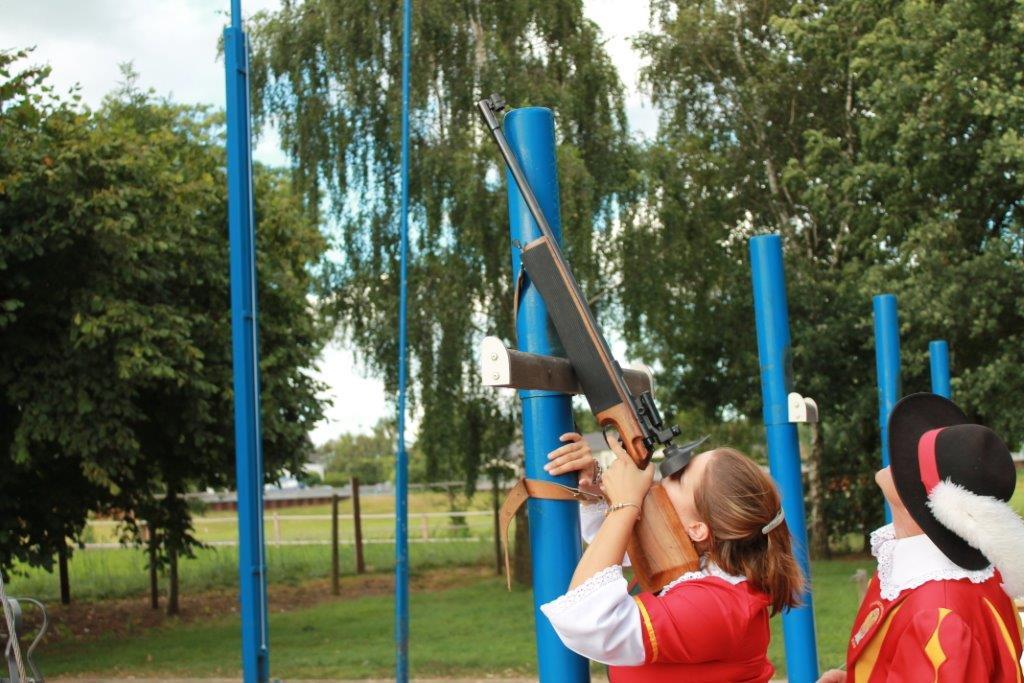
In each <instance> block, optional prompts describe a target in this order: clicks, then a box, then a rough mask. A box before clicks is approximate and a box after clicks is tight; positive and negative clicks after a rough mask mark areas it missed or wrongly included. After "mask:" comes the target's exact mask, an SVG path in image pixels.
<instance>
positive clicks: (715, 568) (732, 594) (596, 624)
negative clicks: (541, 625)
mask: <svg viewBox="0 0 1024 683" xmlns="http://www.w3.org/2000/svg"><path fill="white" fill-rule="evenodd" d="M563 440H564V441H568V442H569V443H567V444H566V445H565V446H563V447H561V448H559V449H558V450H556V451H554V452H553V453H552V454H551V456H550V461H549V463H548V467H547V469H548V471H549V472H552V473H553V474H561V473H564V472H570V471H580V472H581V476H580V480H581V482H582V484H581V487H584V488H585V487H587V486H588V485H589V486H593V482H594V479H595V478H597V475H596V471H595V466H594V462H593V457H592V455H591V454H590V451H589V448H587V447H586V446H585V444H583V445H581V441H582V440H581V439H579V438H578V435H566V436H565V437H563ZM611 446H612V448H613V450H614V451H615V452H616V455H617V458H616V460H615V461H614V462H613V463H612V464H611V465H610V466H609V467H608V468H607V469H606V470H604V471H603V473H602V474H601V476H600V480H601V481H600V490H601V491H602V492H603V494H604V497H605V499H606V500H607V504H606V506H605V507H604V514H603V523H601V524H600V528H599V529H598V530H597V533H596V535H595V536H594V538H593V540H592V541H591V542H590V545H589V546H588V547H587V550H586V552H585V553H584V554H583V557H582V558H581V559H580V562H579V565H578V566H577V567H576V572H575V573H574V575H573V577H572V582H571V584H570V586H569V590H568V592H567V593H566V594H565V595H563V596H561V597H559V598H558V599H557V600H554V601H552V602H549V603H547V604H545V605H542V606H541V611H542V612H543V613H544V614H545V616H547V618H548V619H549V620H550V622H551V625H552V626H553V627H554V629H555V631H556V632H557V633H558V636H559V637H560V638H561V639H562V642H563V643H565V645H566V647H568V648H569V649H571V650H573V651H574V652H577V653H579V654H580V655H583V656H584V657H588V658H590V659H592V660H595V661H598V662H601V663H604V664H608V665H609V666H610V669H609V678H610V680H611V681H613V683H630V682H633V681H643V682H644V683H657V682H659V681H688V682H690V683H702V682H711V681H715V682H721V681H751V682H763V681H768V680H769V679H770V678H771V677H772V674H773V673H774V668H773V667H772V665H771V662H769V661H768V657H767V650H768V642H769V639H770V632H769V626H768V620H769V617H770V616H771V615H772V614H775V613H777V612H779V611H781V610H783V609H786V608H789V607H793V606H795V605H796V604H797V603H798V601H799V595H800V593H801V591H802V588H803V583H804V579H803V576H802V574H801V572H800V569H799V566H798V565H797V563H796V560H795V559H794V557H793V553H792V548H791V541H790V535H789V530H788V528H787V526H786V523H785V521H784V518H783V515H782V509H781V501H780V498H779V493H778V490H777V489H776V487H775V484H774V483H773V482H772V480H771V478H770V477H769V476H768V475H767V474H765V473H764V472H763V471H762V470H761V468H760V467H758V466H757V465H756V464H755V463H754V462H753V461H751V460H750V459H749V458H747V457H746V456H745V455H743V454H742V453H740V452H739V451H736V450H734V449H731V448H717V449H714V450H710V451H707V452H704V453H701V454H699V455H697V456H695V457H694V458H693V460H692V461H691V462H690V464H689V465H688V466H686V467H685V468H684V469H683V470H682V471H680V472H678V473H677V474H675V475H673V476H672V477H670V478H669V479H666V480H664V481H662V485H663V486H664V487H665V490H666V492H667V493H668V496H669V499H670V500H671V501H672V506H673V508H674V509H675V511H676V513H677V514H678V515H679V519H680V521H681V522H682V524H683V527H684V528H685V530H686V533H687V534H688V535H689V537H690V539H691V540H692V541H693V543H694V545H695V547H696V548H697V549H698V551H699V552H701V553H702V565H701V569H700V570H699V571H694V572H688V573H686V574H683V575H682V576H680V577H678V578H677V579H676V580H674V581H672V582H671V583H669V584H668V585H666V586H665V588H663V589H662V590H661V591H660V592H659V593H658V594H657V595H655V594H651V593H640V594H639V595H637V596H635V597H634V596H631V595H630V594H629V592H628V590H627V583H626V580H625V578H624V577H623V574H622V566H621V563H622V562H623V556H624V553H625V549H626V544H627V541H628V539H629V536H630V534H631V532H632V528H633V525H634V523H635V522H636V520H637V518H638V515H639V514H640V508H641V503H642V501H643V499H644V496H645V495H646V494H647V491H648V489H649V488H650V486H651V484H652V482H653V479H654V467H653V465H650V466H648V467H647V469H646V470H640V469H638V468H637V467H636V466H635V465H634V464H633V462H632V461H631V460H630V459H629V457H628V456H627V455H626V454H625V452H624V451H623V450H622V449H621V447H620V446H619V445H618V444H616V443H614V442H613V443H612V444H611ZM594 507H596V506H594ZM597 509H601V508H597Z"/></svg>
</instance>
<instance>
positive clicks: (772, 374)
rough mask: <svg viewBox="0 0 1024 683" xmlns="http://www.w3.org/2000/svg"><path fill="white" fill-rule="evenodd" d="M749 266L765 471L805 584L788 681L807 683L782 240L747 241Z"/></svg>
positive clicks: (811, 642) (800, 507)
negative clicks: (778, 499)
mask: <svg viewBox="0 0 1024 683" xmlns="http://www.w3.org/2000/svg"><path fill="white" fill-rule="evenodd" d="M750 265H751V270H752V276H753V283H754V319H755V322H756V325H757V354H758V359H759V362H760V366H761V396H762V400H763V401H764V413H763V414H764V425H765V432H766V435H767V442H768V466H769V468H770V469H771V473H772V477H773V478H774V479H775V481H776V482H777V483H778V485H779V492H780V493H781V494H782V509H783V511H784V513H785V516H786V524H787V526H788V527H789V531H790V534H792V536H793V553H794V555H795V556H796V559H797V562H798V563H799V564H800V568H801V569H802V570H803V572H804V575H805V576H806V577H807V578H808V585H807V588H806V589H805V590H804V594H803V596H802V604H801V606H800V607H797V608H795V609H791V610H788V611H787V612H784V613H783V615H782V632H783V637H784V638H785V650H786V671H787V679H788V680H789V681H790V682H791V683H811V682H813V681H816V680H817V679H818V647H817V636H816V633H815V629H814V605H813V602H812V599H811V591H810V577H811V564H810V560H809V558H808V556H807V524H806V521H805V515H804V491H803V489H804V487H803V480H802V478H801V471H800V443H799V439H798V438H797V437H798V434H797V426H796V425H795V424H794V423H792V422H790V420H789V393H790V391H791V390H792V384H793V371H792V356H791V345H790V336H789V307H788V304H787V303H786V278H785V273H784V271H783V266H782V240H781V239H780V238H779V236H778V235H759V236H758V237H754V238H753V239H751V240H750Z"/></svg>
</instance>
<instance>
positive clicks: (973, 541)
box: [819, 394, 1024, 683]
mask: <svg viewBox="0 0 1024 683" xmlns="http://www.w3.org/2000/svg"><path fill="white" fill-rule="evenodd" d="M889 458H890V465H889V467H886V468H884V469H882V470H880V471H879V472H878V474H876V475H875V481H876V482H877V483H878V486H879V488H881V489H882V493H883V494H884V496H885V499H886V500H887V501H888V503H889V507H890V508H891V510H892V524H889V525H886V526H884V527H882V528H881V529H878V530H877V531H875V532H874V533H873V534H872V536H871V546H872V547H871V551H872V553H873V554H874V555H875V557H876V558H877V559H878V571H877V572H876V573H875V576H874V578H872V580H871V583H870V584H869V585H868V590H867V594H866V595H865V596H864V601H863V602H862V603H861V606H860V610H859V612H858V614H857V617H856V619H855V620H854V623H853V630H852V632H851V635H850V640H849V643H848V650H847V658H846V671H840V670H832V671H828V672H826V673H825V674H824V675H823V676H822V677H821V678H820V679H819V683H839V682H841V681H850V682H855V683H875V682H881V681H935V682H937V683H943V682H949V683H952V682H953V681H956V682H957V683H962V682H964V681H970V682H971V683H974V682H983V681H993V682H995V681H999V682H1004V681H1005V682H1008V683H1009V682H1016V683H1019V682H1020V681H1021V680H1022V674H1021V666H1020V658H1021V627H1020V621H1019V619H1018V617H1017V612H1016V610H1015V609H1014V605H1013V601H1012V600H1011V599H1010V598H1011V596H1020V595H1021V594H1024V521H1022V520H1021V518H1020V517H1019V516H1018V515H1017V514H1016V513H1015V512H1014V511H1013V509H1012V508H1010V506H1009V505H1008V504H1007V501H1009V500H1010V497H1011V496H1012V495H1013V490H1014V488H1015V486H1016V471H1015V469H1014V466H1013V461H1012V459H1011V457H1010V451H1009V449H1008V448H1007V447H1006V444H1005V443H1003V441H1002V440H1001V439H1000V438H999V437H998V436H997V435H996V434H995V432H993V431H992V430H990V429H988V428H986V427H983V426H981V425H977V424H972V423H971V421H970V420H969V419H968V418H967V416H966V415H965V414H964V413H963V411H962V410H960V408H958V407H957V406H956V404H954V403H953V402H952V401H950V400H948V399H945V398H943V397H941V396H937V395H935V394H913V395H910V396H907V397H905V398H904V399H902V400H901V401H900V402H899V403H897V404H896V406H895V407H894V408H893V410H892V413H891V414H890V417H889Z"/></svg>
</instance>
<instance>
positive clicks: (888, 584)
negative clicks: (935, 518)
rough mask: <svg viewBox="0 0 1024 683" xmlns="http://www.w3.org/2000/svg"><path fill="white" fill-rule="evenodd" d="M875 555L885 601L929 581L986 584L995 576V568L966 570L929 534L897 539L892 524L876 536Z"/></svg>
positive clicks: (873, 541) (872, 551)
mask: <svg viewBox="0 0 1024 683" xmlns="http://www.w3.org/2000/svg"><path fill="white" fill-rule="evenodd" d="M871 554H872V555H874V556H875V557H876V558H877V559H878V583H879V588H880V589H881V595H882V598H883V599H884V600H895V599H896V598H897V597H899V595H900V593H902V592H903V591H905V590H910V589H911V588H917V587H918V586H921V585H923V584H925V583H928V582H929V581H958V580H960V579H967V580H969V581H970V582H971V583H983V582H985V581H988V580H989V579H991V578H992V576H993V575H994V574H995V568H993V567H992V565H989V566H988V567H986V568H984V569H978V570H974V571H972V570H969V569H964V568H963V567H961V566H960V565H958V564H956V563H955V562H953V561H952V560H950V559H949V558H948V557H946V555H945V554H944V553H943V552H942V551H941V550H939V548H938V546H937V545H935V544H934V543H933V542H932V540H931V539H930V538H928V536H926V535H925V534H919V535H917V536H909V537H907V538H896V531H895V529H894V528H893V525H892V524H887V525H885V526H883V527H881V528H880V529H876V530H875V531H874V532H872V534H871Z"/></svg>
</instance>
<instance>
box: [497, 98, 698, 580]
mask: <svg viewBox="0 0 1024 683" xmlns="http://www.w3.org/2000/svg"><path fill="white" fill-rule="evenodd" d="M477 106H478V107H479V109H480V113H481V114H482V115H483V119H484V122H485V123H486V125H487V128H488V130H489V131H490V133H491V135H492V136H493V137H494V140H495V141H496V142H497V144H498V148H499V149H500V150H501V155H502V157H503V158H504V160H505V165H506V166H507V167H508V170H509V172H510V173H511V174H512V177H513V179H514V180H515V183H516V186H517V187H518V188H519V192H520V194H521V195H522V197H523V199H524V200H525V202H526V205H527V207H528V208H529V210H530V214H531V215H532V216H533V219H534V221H536V223H537V227H538V228H539V229H540V232H541V236H540V237H538V238H537V239H535V240H533V241H532V242H530V243H529V244H526V245H525V246H523V247H522V264H523V268H524V270H525V271H526V274H527V275H528V276H529V278H530V280H531V281H532V282H533V284H534V285H535V286H536V287H537V290H538V291H539V292H540V294H541V297H542V298H543V299H544V302H545V303H546V304H547V307H548V315H549V317H550V318H551V321H552V323H554V326H555V330H556V331H557V333H558V337H559V339H560V340H561V342H562V346H563V347H565V352H566V355H567V356H568V357H569V362H570V363H571V365H572V368H573V370H574V371H575V373H576V376H577V377H578V378H579V383H580V386H581V388H582V389H583V394H584V395H585V396H586V397H587V402H588V403H589V404H590V409H591V411H592V412H593V413H594V417H595V418H596V419H597V422H598V424H599V425H600V426H601V428H602V429H603V430H605V433H606V435H607V433H608V431H609V430H614V431H615V432H617V433H618V438H619V441H620V443H621V444H622V446H623V448H624V449H625V451H626V453H627V454H628V455H629V457H630V459H631V460H632V461H633V462H634V464H636V466H637V467H639V468H640V469H644V468H646V467H647V464H648V463H649V462H650V460H651V456H652V455H653V453H654V450H655V447H657V446H661V447H663V448H664V456H665V459H664V460H663V461H662V463H661V466H660V470H661V473H662V476H663V477H667V476H671V475H672V474H675V473H677V472H680V471H682V469H683V468H685V467H686V466H687V465H688V464H689V463H690V460H691V459H692V458H693V455H694V452H695V451H696V449H697V447H698V446H699V445H700V444H701V443H703V441H704V439H700V440H697V441H693V442H690V443H687V444H683V445H679V444H674V443H672V440H673V439H674V438H675V437H677V436H679V435H680V430H679V427H677V426H674V425H673V426H668V427H666V426H665V424H664V421H663V420H662V418H661V415H660V413H659V412H658V408H657V406H656V405H655V403H654V398H653V397H652V396H651V392H650V391H645V392H643V393H641V394H640V395H639V396H637V397H634V396H633V395H632V393H631V392H630V390H629V387H628V386H627V385H626V382H625V380H624V379H623V377H622V369H621V367H620V366H619V364H618V362H617V361H616V360H615V359H614V358H613V357H612V354H611V351H610V350H609V347H608V342H607V341H605V338H604V336H603V335H602V334H601V332H600V330H599V328H598V326H597V322H596V320H595V319H594V314H593V312H591V310H590V306H589V305H588V304H587V300H586V298H585V297H584V296H583V293H582V292H581V291H580V287H579V284H578V283H577V282H576V278H575V277H573V274H572V270H571V269H570V268H569V264H568V262H567V261H566V260H565V256H564V255H563V254H562V251H561V249H560V248H559V246H558V242H557V240H555V237H554V233H553V232H552V230H551V226H550V225H549V224H548V221H547V219H546V218H545V217H544V212H543V211H542V210H541V208H540V205H539V204H538V203H537V198H536V196H535V195H534V193H533V189H532V188H531V187H530V183H529V181H527V179H526V176H525V174H524V173H523V171H522V168H521V167H520V166H519V161H518V160H517V159H516V157H515V155H514V154H513V152H512V148H511V147H509V144H508V141H507V140H506V139H505V134H504V132H502V130H501V124H500V123H499V122H498V114H500V113H501V111H502V110H503V109H504V108H505V103H504V100H503V99H502V98H501V97H500V96H499V95H496V94H495V95H491V96H490V97H488V98H485V99H483V100H480V101H479V102H478V103H477ZM521 495H523V494H521ZM520 502H521V501H520ZM627 552H628V553H629V557H630V560H631V561H632V563H633V567H634V572H635V575H636V576H637V578H638V579H639V581H640V584H641V586H642V587H643V588H644V589H645V590H651V591H656V590H659V589H660V588H662V587H663V586H664V585H665V584H666V583H668V582H669V581H671V580H672V579H675V578H676V577H678V576H679V575H681V574H682V573H684V572H685V571H690V570H693V569H696V567H697V565H698V558H697V553H696V551H695V550H694V549H693V545H692V543H690V539H689V537H688V536H687V535H686V532H685V530H684V529H683V527H682V524H681V523H680V521H679V518H678V516H677V515H676V512H675V509H674V508H673V506H672V504H671V501H669V499H668V495H667V494H666V493H665V490H664V489H663V488H662V487H661V486H659V485H655V486H653V487H651V491H650V493H649V494H648V495H647V497H646V498H645V499H644V504H643V509H642V511H641V515H640V520H639V521H638V522H637V525H636V527H635V528H634V532H633V537H632V539H631V540H630V542H629V545H628V548H627Z"/></svg>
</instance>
